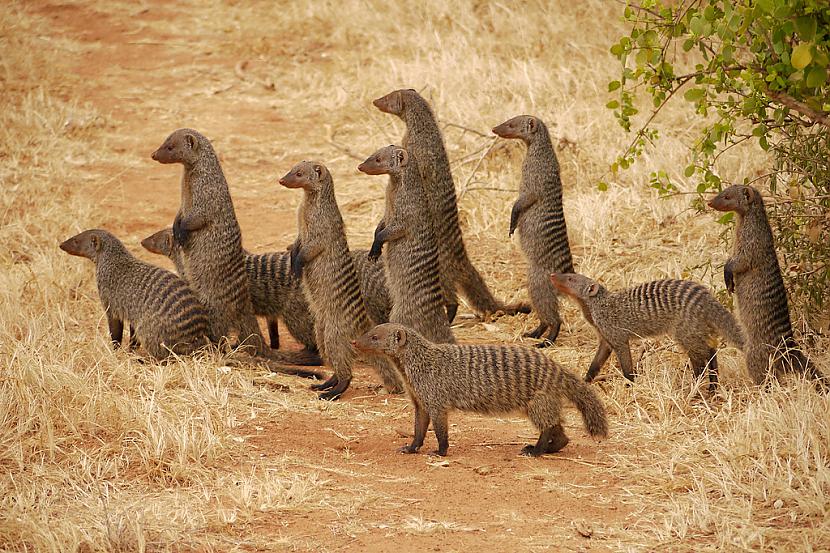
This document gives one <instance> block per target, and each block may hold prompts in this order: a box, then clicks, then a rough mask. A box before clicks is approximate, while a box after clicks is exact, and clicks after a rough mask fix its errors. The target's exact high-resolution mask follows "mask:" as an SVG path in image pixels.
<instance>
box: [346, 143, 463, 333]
mask: <svg viewBox="0 0 830 553" xmlns="http://www.w3.org/2000/svg"><path fill="white" fill-rule="evenodd" d="M358 169H359V170H360V171H362V172H363V173H366V174H367V175H389V184H388V186H387V187H386V211H385V212H384V214H383V220H382V221H381V223H380V224H379V225H378V227H377V230H376V231H375V241H374V243H373V244H372V249H371V250H370V252H369V257H371V258H373V259H377V257H379V256H380V254H381V248H383V246H384V245H385V246H386V253H385V254H384V256H383V257H384V260H385V266H386V282H387V283H388V287H389V292H390V293H391V294H392V313H391V314H390V317H389V320H390V322H393V323H398V324H402V325H404V326H409V327H412V328H414V329H415V330H417V331H418V332H419V333H421V334H423V335H424V336H425V337H426V338H427V339H428V340H430V341H432V342H439V343H447V344H451V343H454V342H455V338H454V337H453V335H452V330H450V324H449V322H448V321H447V318H446V317H445V316H444V305H443V296H442V293H441V284H440V281H439V277H438V246H437V244H436V243H435V232H434V230H433V225H432V218H431V217H430V215H429V211H428V210H429V208H428V207H427V205H426V201H425V200H426V198H425V194H424V186H423V183H422V181H421V175H420V173H419V172H418V167H417V165H416V162H415V159H413V157H412V156H410V154H409V153H407V151H406V150H404V149H403V148H400V147H398V146H394V145H392V146H386V147H384V148H381V149H380V150H378V151H377V152H375V153H374V154H372V155H371V156H369V158H368V159H366V161H364V162H363V163H361V164H360V166H359V167H358Z"/></svg>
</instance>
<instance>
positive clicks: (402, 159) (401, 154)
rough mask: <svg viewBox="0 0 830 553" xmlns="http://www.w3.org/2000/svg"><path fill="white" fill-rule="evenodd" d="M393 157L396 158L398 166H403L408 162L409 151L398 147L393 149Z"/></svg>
mask: <svg viewBox="0 0 830 553" xmlns="http://www.w3.org/2000/svg"><path fill="white" fill-rule="evenodd" d="M395 157H396V158H397V160H398V166H399V167H405V166H406V164H407V163H409V152H407V151H406V150H404V149H403V148H398V149H397V150H395Z"/></svg>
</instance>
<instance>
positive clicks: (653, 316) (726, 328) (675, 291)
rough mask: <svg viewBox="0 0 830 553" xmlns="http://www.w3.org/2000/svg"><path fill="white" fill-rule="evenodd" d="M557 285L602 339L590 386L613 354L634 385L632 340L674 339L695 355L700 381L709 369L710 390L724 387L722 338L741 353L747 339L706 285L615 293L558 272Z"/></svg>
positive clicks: (669, 283) (674, 283) (678, 283)
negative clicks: (718, 344)
mask: <svg viewBox="0 0 830 553" xmlns="http://www.w3.org/2000/svg"><path fill="white" fill-rule="evenodd" d="M550 279H551V281H552V283H553V285H554V286H555V287H556V288H557V289H558V290H559V291H560V292H561V293H563V294H565V295H567V296H568V297H570V298H572V299H573V300H575V301H576V303H577V304H579V307H580V308H581V309H582V313H583V314H584V315H585V319H586V320H587V321H588V322H589V323H591V325H593V326H594V328H595V329H596V330H597V333H598V334H599V348H598V349H597V353H596V355H595V356H594V360H593V361H592V362H591V366H590V368H589V369H588V372H587V373H586V374H585V381H586V382H591V381H592V380H593V379H594V378H595V377H596V376H597V373H598V372H599V370H600V368H602V365H603V364H605V362H606V361H607V360H608V357H609V356H610V355H611V352H612V351H613V352H614V353H615V354H616V356H617V359H618V360H619V362H620V368H621V369H622V372H623V374H624V375H625V377H626V378H627V379H629V380H631V381H633V380H634V372H633V370H632V362H631V346H630V341H631V339H632V338H634V339H636V338H642V337H646V336H658V335H661V334H669V335H670V336H672V337H673V338H674V339H675V340H676V341H677V343H678V344H680V346H681V347H682V348H683V349H684V350H685V351H686V353H687V354H688V355H689V361H690V362H691V365H692V370H693V371H694V374H695V376H696V377H699V376H700V375H701V374H703V371H704V370H706V369H707V368H708V376H709V390H710V391H712V392H714V391H715V389H716V388H717V382H718V358H717V351H716V349H715V348H713V347H712V346H711V344H710V341H711V340H712V339H713V338H715V337H716V336H721V337H723V338H724V339H725V340H726V341H727V342H729V343H730V344H732V345H734V346H735V347H737V348H739V349H741V348H743V345H744V336H743V332H742V331H741V328H740V327H739V326H738V322H737V321H736V320H735V318H734V317H733V316H732V314H731V313H730V312H729V311H727V310H726V308H725V307H723V306H722V305H721V304H720V303H718V300H716V299H715V297H714V296H713V295H712V294H711V292H709V290H707V289H706V288H705V287H704V286H702V285H700V284H698V283H696V282H691V281H688V280H655V281H653V282H646V283H644V284H640V285H638V286H635V287H633V288H628V289H627V290H621V291H619V292H609V291H608V290H607V289H606V288H605V287H604V286H603V285H601V284H599V283H598V282H596V281H594V280H591V279H590V278H588V277H586V276H583V275H579V274H573V273H570V274H563V273H557V274H553V275H551V277H550Z"/></svg>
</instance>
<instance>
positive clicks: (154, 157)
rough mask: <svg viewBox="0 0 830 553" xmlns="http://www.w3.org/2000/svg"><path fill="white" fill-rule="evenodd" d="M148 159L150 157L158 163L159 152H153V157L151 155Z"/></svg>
mask: <svg viewBox="0 0 830 553" xmlns="http://www.w3.org/2000/svg"><path fill="white" fill-rule="evenodd" d="M150 157H152V158H153V159H154V160H155V161H158V160H159V151H158V150H156V151H155V152H153V155H151V156H150Z"/></svg>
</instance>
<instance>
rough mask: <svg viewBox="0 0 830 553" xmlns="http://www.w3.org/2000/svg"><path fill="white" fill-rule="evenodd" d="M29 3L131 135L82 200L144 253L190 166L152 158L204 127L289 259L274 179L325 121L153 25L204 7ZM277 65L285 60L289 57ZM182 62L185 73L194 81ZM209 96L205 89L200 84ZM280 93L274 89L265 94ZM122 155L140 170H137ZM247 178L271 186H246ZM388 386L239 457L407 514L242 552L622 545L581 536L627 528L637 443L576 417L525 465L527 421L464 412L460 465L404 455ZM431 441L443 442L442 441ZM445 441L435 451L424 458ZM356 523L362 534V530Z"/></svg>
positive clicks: (337, 521)
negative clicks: (280, 105) (282, 103)
mask: <svg viewBox="0 0 830 553" xmlns="http://www.w3.org/2000/svg"><path fill="white" fill-rule="evenodd" d="M29 7H30V9H32V10H33V11H34V12H35V13H37V14H39V15H42V16H44V17H46V18H48V20H49V21H50V24H51V25H52V29H53V32H54V35H55V36H56V37H68V38H71V39H72V40H75V41H78V42H79V43H80V44H81V45H83V46H84V47H83V48H82V49H81V51H80V52H79V54H78V56H77V65H76V66H75V67H74V70H75V71H77V72H78V74H79V75H80V76H81V77H82V82H84V83H87V84H86V85H84V86H83V87H82V89H81V90H78V91H76V92H77V93H78V94H79V96H80V97H82V98H84V100H85V101H86V102H88V103H89V104H91V105H92V106H94V108H95V110H96V111H98V112H100V113H102V114H106V115H105V117H106V125H107V127H108V128H112V129H117V131H115V132H113V134H112V137H111V141H110V144H111V147H112V149H113V152H114V153H116V154H120V155H117V156H113V157H114V158H115V159H113V160H112V161H111V162H105V163H103V164H96V165H95V166H90V167H85V170H86V171H88V176H87V177H85V178H84V179H83V182H82V183H81V185H80V186H81V187H82V191H83V194H88V195H89V196H90V197H91V198H98V206H97V210H96V211H97V213H99V214H100V215H101V219H100V225H101V226H102V227H105V228H108V229H110V230H112V231H113V232H115V233H116V234H118V235H119V236H123V237H124V238H125V240H126V241H129V240H130V239H132V241H133V243H135V242H137V241H138V240H139V239H140V238H141V237H143V236H146V235H149V234H150V233H152V232H154V231H155V230H158V229H159V228H162V227H164V226H167V225H169V224H170V223H171V221H172V220H173V217H174V216H175V213H176V211H177V209H178V189H179V186H178V179H179V175H180V168H179V167H178V166H176V167H175V168H171V167H170V166H161V165H158V164H156V163H155V162H153V161H152V160H151V159H150V153H151V152H152V150H153V149H154V148H156V147H157V146H158V145H159V144H160V143H161V142H162V141H163V139H164V138H165V137H166V135H167V134H168V133H169V132H171V131H172V130H174V129H175V128H178V127H181V126H191V125H192V126H198V128H199V129H201V130H203V132H205V133H206V134H207V135H208V136H211V137H217V138H219V137H221V138H219V140H218V142H219V145H218V146H217V149H218V150H219V153H220V156H221V157H222V159H223V164H224V168H225V172H226V175H227V176H228V180H229V181H230V182H231V186H232V193H233V194H234V201H235V206H236V211H237V216H238V218H239V221H240V225H241V226H242V229H243V233H244V240H245V245H246V247H249V248H251V249H253V250H255V251H257V250H259V251H262V250H263V249H269V248H270V249H282V248H283V247H284V246H285V245H286V244H288V243H289V242H290V238H291V236H292V234H293V233H294V229H295V228H296V227H295V216H294V213H295V209H294V206H295V205H296V203H290V204H289V203H288V202H287V201H286V198H288V196H289V194H290V192H287V191H284V190H281V189H280V187H279V186H278V185H277V183H276V179H277V178H278V177H279V176H280V175H281V174H282V173H283V172H284V171H285V170H287V169H288V168H290V164H291V163H292V161H291V159H299V158H302V156H304V155H306V154H305V152H306V151H307V149H308V148H309V147H311V148H312V149H314V144H313V142H314V140H315V137H314V129H315V128H319V127H321V126H322V125H324V124H325V114H323V113H321V114H320V115H319V117H318V118H313V119H310V118H304V119H303V120H302V121H300V122H298V121H296V120H293V119H288V117H282V116H280V115H279V114H278V113H275V110H274V109H273V108H272V107H271V106H269V104H268V102H267V101H256V100H258V99H256V98H254V99H251V98H246V99H240V98H228V96H233V94H232V92H233V91H234V89H235V88H239V87H244V86H245V83H244V82H243V81H241V80H239V79H237V78H236V77H234V70H235V69H237V67H238V64H239V62H240V60H239V59H238V58H234V57H228V56H225V55H223V52H222V51H221V49H219V48H217V49H216V50H215V51H211V52H209V53H207V54H206V53H203V52H198V53H194V51H193V48H192V45H193V44H195V43H209V42H210V40H211V37H210V36H202V35H199V34H198V32H194V30H193V28H192V27H191V28H190V30H189V31H190V32H187V33H183V34H175V35H174V34H170V33H164V32H160V31H158V30H157V29H155V28H154V25H153V23H154V22H156V21H159V20H165V19H169V18H177V19H179V20H181V19H188V18H195V16H196V15H197V14H195V13H189V12H192V11H197V10H184V11H182V10H177V9H176V8H175V7H174V6H173V5H171V4H169V3H165V2H149V3H147V4H146V8H145V9H143V10H140V11H138V13H137V14H136V15H135V16H134V17H131V18H129V19H120V18H118V17H116V16H115V15H113V14H105V13H102V12H100V11H97V10H95V9H94V8H91V7H84V6H82V5H70V4H53V3H49V2H34V3H32V4H30V6H29ZM187 27H188V25H185V24H183V25H182V26H181V28H187ZM271 61H272V62H273V63H275V64H277V65H278V64H279V60H271ZM183 68H186V69H187V76H186V77H184V78H183V77H182V76H181V72H182V69H183ZM237 73H238V70H237ZM218 74H223V75H226V76H227V75H230V76H231V80H230V82H228V81H227V80H222V79H219V78H215V79H214V78H213V77H212V76H214V75H218ZM197 79H199V80H201V79H205V80H207V81H208V82H209V83H212V85H213V86H214V87H215V90H214V91H213V93H212V94H210V93H203V94H194V93H193V92H192V90H189V89H190V88H191V86H193V84H194V82H195V81H196V80H197ZM226 79H227V78H226ZM203 86H204V83H200V89H201V88H202V87H203ZM210 86H211V85H208V87H210ZM267 92H268V91H267V90H265V89H263V91H262V95H263V96H265V95H267ZM158 106H163V108H162V109H159V107H158ZM288 116H289V117H290V114H288ZM298 123H300V124H301V125H302V127H303V128H302V129H300V130H296V129H295V131H294V132H295V133H296V134H298V135H300V134H303V133H304V132H307V133H308V134H304V140H305V142H304V143H302V144H297V148H296V150H295V151H293V152H289V153H288V154H289V156H293V158H292V157H288V158H286V160H285V161H281V162H275V161H274V160H273V159H246V160H242V159H238V157H237V153H238V152H236V151H235V149H234V146H233V145H234V143H236V142H237V141H238V140H242V138H239V139H237V137H244V141H245V142H259V143H262V144H267V143H268V142H269V141H272V140H273V138H274V135H275V133H280V132H283V129H284V127H285V126H286V125H292V126H293V125H297V124H298ZM308 141H311V143H312V144H311V145H309V144H308ZM318 147H319V146H318ZM298 156H299V157H298ZM104 157H105V159H106V158H107V157H108V156H104ZM124 158H128V159H129V160H130V161H131V163H129V164H127V165H126V166H125V164H124V163H123V159H124ZM240 171H242V172H245V173H248V174H250V175H252V177H250V178H252V179H257V180H259V181H260V182H259V184H258V185H257V186H255V187H251V188H250V189H245V190H244V191H241V190H240V178H239V177H238V173H239V172H240ZM275 237H282V240H276V239H275ZM147 258H148V259H151V257H149V256H147ZM153 261H154V262H159V263H161V262H162V260H160V259H158V258H154V259H153ZM285 335H286V337H289V335H287V333H286V334H285ZM289 341H290V340H289ZM375 390H376V385H375V382H374V379H373V376H372V375H371V374H370V372H369V371H368V369H365V368H364V369H360V370H359V371H358V375H357V378H356V381H355V383H354V384H353V385H352V387H351V389H350V390H349V391H348V392H347V393H346V394H345V395H344V397H343V399H342V400H341V402H343V403H345V404H347V406H348V407H346V408H344V409H343V410H342V412H341V413H339V414H338V415H337V416H330V415H327V414H326V413H317V412H312V413H308V414H296V413H295V414H286V416H285V417H283V418H280V419H277V420H269V421H257V422H256V423H249V424H246V425H243V426H241V427H240V428H239V429H238V432H239V436H240V437H242V438H244V439H245V446H244V447H242V448H240V450H241V452H242V453H241V456H240V458H239V459H238V462H239V463H241V464H244V465H248V466H250V467H251V470H256V471H263V470H264V471H267V470H268V467H269V465H271V464H274V463H277V462H279V463H283V460H282V458H283V456H284V455H286V453H287V452H290V454H291V456H292V457H294V458H295V459H297V471H298V472H309V473H313V474H315V475H317V477H318V478H321V479H324V480H325V481H326V487H328V488H330V489H331V490H332V491H333V493H335V494H336V495H346V496H352V495H355V496H359V495H361V494H364V493H366V492H367V490H371V493H372V494H376V495H380V496H382V497H386V498H389V499H390V500H391V501H392V502H393V503H397V504H398V508H397V509H392V510H390V511H389V512H387V513H384V514H382V515H379V513H377V511H376V510H374V509H372V508H371V506H369V507H366V508H356V509H354V510H353V511H352V510H348V511H347V512H334V513H330V514H322V513H313V514H307V513H289V514H288V515H287V516H283V515H280V516H278V517H273V518H272V517H268V518H264V519H263V520H261V521H257V522H256V523H254V524H252V525H249V526H246V527H245V528H238V529H237V531H238V533H239V536H240V539H241V540H242V541H243V542H247V543H255V542H256V539H255V538H253V537H252V536H256V535H258V534H266V535H268V534H272V535H273V534H278V535H280V536H286V537H290V538H291V539H292V541H293V542H294V543H302V544H305V546H306V547H309V548H311V549H323V550H350V551H389V550H392V549H398V550H403V551H409V550H411V551H414V550H422V551H428V550H434V551H473V550H485V551H498V550H502V551H503V550H563V551H564V550H579V551H581V550H590V551H602V550H611V549H609V548H607V547H606V546H603V545H602V544H601V542H600V543H599V544H598V543H597V541H596V540H593V541H591V540H589V539H588V538H587V537H585V536H583V534H586V535H595V536H601V535H603V534H605V535H606V536H610V535H613V533H614V532H622V531H624V529H625V526H626V523H627V521H628V520H629V517H631V516H632V509H630V508H628V507H626V506H625V504H624V502H623V501H622V500H621V495H622V494H623V484H622V482H620V481H619V479H617V478H614V477H612V476H610V475H609V474H608V473H607V471H606V470H605V469H604V467H605V466H606V464H607V461H606V459H605V453H606V452H607V451H608V449H609V448H613V449H614V450H615V451H619V449H620V447H624V444H620V443H618V441H617V440H614V439H613V438H612V439H611V440H609V441H608V442H606V443H602V444H597V443H594V442H593V441H591V440H590V439H589V438H587V437H586V434H585V433H584V430H583V429H582V424H581V420H580V419H579V417H578V416H577V415H576V414H575V413H573V412H572V414H571V416H570V424H569V425H568V426H567V428H568V432H569V434H570V435H571V438H572V440H571V444H570V445H569V446H568V447H567V448H566V449H565V451H563V452H562V454H560V455H555V456H548V457H546V458H543V459H527V458H524V457H521V456H519V455H517V452H518V450H519V449H520V448H521V447H522V445H524V443H531V442H532V441H534V440H535V437H534V436H533V430H532V427H531V426H530V424H529V423H527V422H525V421H522V420H521V419H512V420H494V419H490V418H480V417H475V416H468V415H465V414H456V415H454V416H453V417H452V420H451V423H452V428H451V452H450V453H451V456H450V457H449V458H447V459H446V460H439V459H437V458H432V457H429V456H425V455H414V456H404V455H400V454H397V453H396V452H395V450H396V448H397V447H398V446H400V445H403V444H405V443H406V442H407V440H408V438H407V437H406V436H411V432H412V429H411V420H410V411H409V409H408V402H407V401H406V399H405V398H402V397H389V396H386V395H384V394H382V393H381V394H380V395H378V394H377V393H376V391H375ZM277 393H284V392H277ZM291 393H295V394H305V395H307V396H308V397H309V401H313V395H312V393H311V392H308V391H304V387H303V385H302V384H299V383H297V384H296V385H292V391H291ZM386 409H394V410H395V412H396V413H397V416H396V417H395V419H394V420H393V421H391V422H390V421H388V420H386V419H381V420H374V419H372V418H365V419H363V420H360V421H359V422H356V421H355V413H356V412H357V413H359V412H361V411H377V410H386ZM428 440H432V441H434V435H432V433H431V432H430V434H429V437H428ZM434 446H435V444H434V443H427V444H426V445H425V448H424V449H425V450H429V449H431V448H434ZM352 526H356V527H360V528H362V529H363V531H361V532H359V533H353V532H352V531H350V527H352ZM393 528H398V529H400V528H406V529H408V532H403V533H401V532H396V533H394V537H393V534H392V532H390V529H393ZM434 528H438V529H439V530H444V531H440V532H435V531H434ZM243 536H244V537H243ZM186 541H187V540H186V539H183V545H184V543H186Z"/></svg>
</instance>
